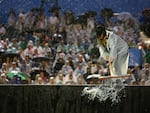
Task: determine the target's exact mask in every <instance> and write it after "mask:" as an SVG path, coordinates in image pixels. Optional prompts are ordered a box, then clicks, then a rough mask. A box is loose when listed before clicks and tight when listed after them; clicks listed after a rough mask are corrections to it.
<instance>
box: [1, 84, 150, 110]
mask: <svg viewBox="0 0 150 113" xmlns="http://www.w3.org/2000/svg"><path fill="white" fill-rule="evenodd" d="M84 87H86V86H78V85H77V86H70V85H67V86H65V85H63V86H59V85H0V113H150V87H149V86H126V87H125V91H126V95H127V96H126V97H122V98H121V102H120V103H117V104H115V105H112V103H111V101H110V100H107V101H105V102H102V103H100V102H99V101H98V100H97V99H95V100H94V101H90V100H89V99H88V98H87V96H81V94H82V90H83V88H84ZM90 87H92V86H90Z"/></svg>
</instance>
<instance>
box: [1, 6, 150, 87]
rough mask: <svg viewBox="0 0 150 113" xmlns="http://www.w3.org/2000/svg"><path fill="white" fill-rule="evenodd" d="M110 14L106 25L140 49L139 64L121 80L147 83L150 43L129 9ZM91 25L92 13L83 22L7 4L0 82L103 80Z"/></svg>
mask: <svg viewBox="0 0 150 113" xmlns="http://www.w3.org/2000/svg"><path fill="white" fill-rule="evenodd" d="M123 15H126V16H125V17H124V16H123ZM112 18H113V19H115V20H116V21H111V20H109V21H106V22H105V23H104V24H105V25H106V26H107V28H108V29H109V30H112V31H113V32H115V33H116V34H118V35H119V36H121V38H123V39H124V40H125V41H126V42H127V43H128V45H129V47H130V48H137V49H140V50H141V51H142V65H135V66H133V67H129V69H128V74H129V75H131V76H130V77H128V78H123V81H124V83H126V84H127V85H150V64H149V63H150V45H149V44H148V43H145V42H144V41H143V40H141V39H142V38H143V32H141V29H140V22H139V21H138V20H137V19H136V18H134V16H132V15H131V14H130V13H127V12H126V13H118V14H114V15H113V17H112ZM95 26H96V21H95V18H94V17H93V16H90V17H88V18H87V22H86V24H81V23H80V22H79V23H71V20H70V19H69V18H65V17H64V15H63V14H59V15H58V13H57V12H55V11H54V12H52V13H51V15H50V16H49V17H48V16H45V15H44V13H43V12H42V11H38V12H34V11H32V10H31V11H29V12H20V13H19V14H16V13H15V11H14V10H12V9H11V11H10V13H9V16H8V21H7V24H2V23H1V24H0V84H44V85H46V84H49V85H53V84H54V85H83V84H101V83H102V82H103V81H101V80H99V79H98V76H110V72H109V68H108V67H109V66H108V63H107V62H106V61H105V60H104V59H102V58H101V57H100V52H99V49H98V44H97V40H96V34H95V31H94V28H95ZM19 72H20V73H19ZM12 74H13V76H11V75H12ZM90 75H98V76H96V77H92V76H90ZM23 77H24V78H23Z"/></svg>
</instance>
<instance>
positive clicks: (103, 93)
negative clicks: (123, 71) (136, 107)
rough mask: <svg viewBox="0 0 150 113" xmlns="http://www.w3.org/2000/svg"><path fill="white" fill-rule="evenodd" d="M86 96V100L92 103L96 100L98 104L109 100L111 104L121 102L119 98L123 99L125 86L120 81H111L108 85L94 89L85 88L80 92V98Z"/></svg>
mask: <svg viewBox="0 0 150 113" xmlns="http://www.w3.org/2000/svg"><path fill="white" fill-rule="evenodd" d="M84 95H88V99H89V100H92V101H94V100H95V99H98V100H99V102H105V101H106V100H110V101H111V102H112V104H116V103H119V102H121V97H125V96H126V93H125V84H124V83H123V82H122V81H121V80H120V79H117V80H112V81H110V82H109V84H108V83H107V84H105V83H103V84H101V85H99V86H94V87H85V88H84V89H83V91H82V96H84Z"/></svg>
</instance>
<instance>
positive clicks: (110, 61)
mask: <svg viewBox="0 0 150 113" xmlns="http://www.w3.org/2000/svg"><path fill="white" fill-rule="evenodd" d="M108 63H109V66H111V65H112V63H113V59H110V58H109V61H108Z"/></svg>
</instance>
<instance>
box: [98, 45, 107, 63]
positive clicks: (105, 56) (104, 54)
mask: <svg viewBox="0 0 150 113" xmlns="http://www.w3.org/2000/svg"><path fill="white" fill-rule="evenodd" d="M99 51H100V57H102V58H104V59H105V60H107V61H108V60H109V53H108V51H107V50H106V48H104V47H103V46H102V45H99Z"/></svg>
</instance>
